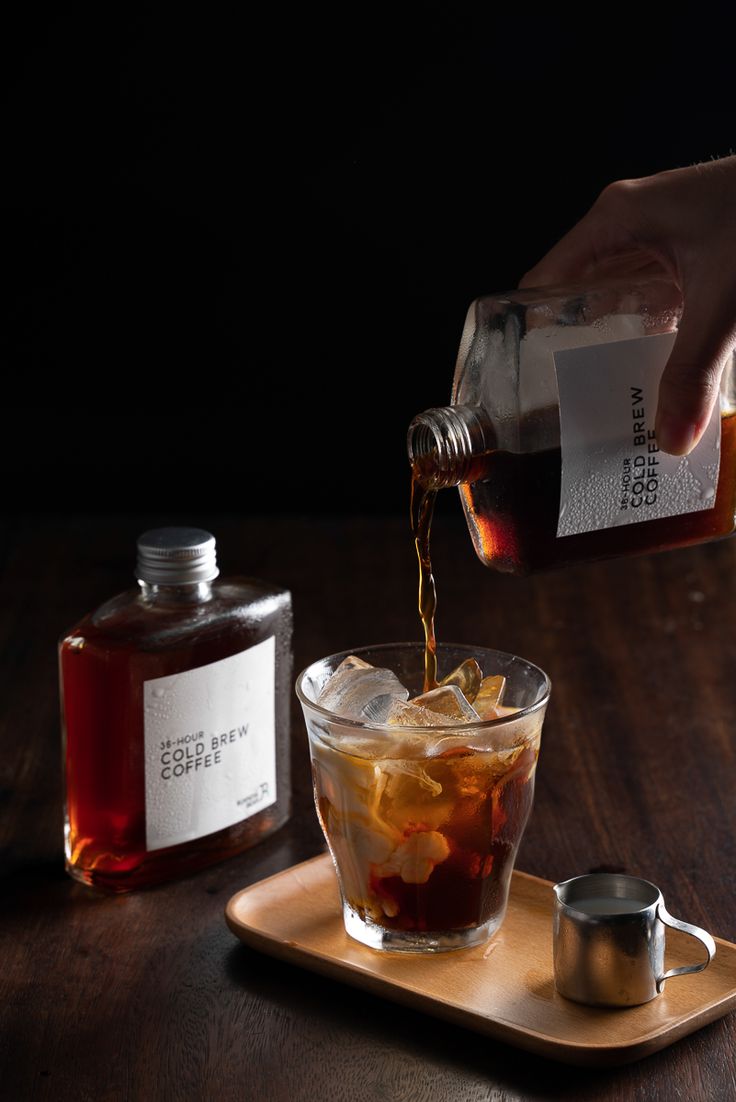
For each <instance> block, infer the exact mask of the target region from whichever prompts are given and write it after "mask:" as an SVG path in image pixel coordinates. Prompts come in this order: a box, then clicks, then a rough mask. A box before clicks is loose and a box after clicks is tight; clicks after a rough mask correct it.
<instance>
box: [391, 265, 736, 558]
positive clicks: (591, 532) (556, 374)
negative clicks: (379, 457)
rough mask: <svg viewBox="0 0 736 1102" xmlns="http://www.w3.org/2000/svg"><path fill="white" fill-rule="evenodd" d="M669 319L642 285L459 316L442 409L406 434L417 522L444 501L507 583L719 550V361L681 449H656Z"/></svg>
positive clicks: (722, 426)
mask: <svg viewBox="0 0 736 1102" xmlns="http://www.w3.org/2000/svg"><path fill="white" fill-rule="evenodd" d="M681 314H682V302H681V297H680V294H679V291H678V290H677V288H676V287H675V286H674V285H673V284H672V283H671V282H670V281H669V280H668V279H667V278H665V277H656V278H655V277H652V276H649V277H648V278H647V279H645V280H642V281H636V280H632V279H631V277H629V278H627V279H626V280H622V279H620V278H619V279H617V280H611V281H610V282H608V283H605V284H600V285H598V286H594V287H587V288H582V287H577V288H547V289H536V290H524V291H512V292H510V293H509V294H506V295H496V296H490V297H487V298H481V299H478V300H477V301H476V302H474V303H473V304H472V305H471V307H470V310H469V313H468V317H467V321H466V325H465V330H464V332H463V336H462V340H461V344H460V351H459V354H458V360H457V367H456V370H455V378H454V384H453V389H452V405H450V406H447V407H445V408H441V409H430V410H426V411H425V412H424V413H421V414H419V415H418V416H417V417H416V418H415V419H414V421H413V422H412V424H411V426H410V429H409V437H408V450H409V458H410V461H411V464H412V476H413V481H414V486H415V491H414V493H415V497H416V498H417V499H418V504H417V506H416V514H417V516H424V517H431V505H428V504H427V503H426V501H425V500H424V499H425V498H426V497H427V495H429V496H430V497H431V495H432V494H434V493H435V492H436V491H437V490H439V489H442V488H444V487H448V486H458V487H459V489H460V494H461V498H462V502H463V506H464V509H465V516H466V519H467V523H468V528H469V530H470V534H471V536H472V539H473V543H474V546H475V550H476V552H477V554H478V556H479V557H480V559H481V560H482V561H483V562H484V563H485V564H486V565H487V566H490V567H493V568H494V569H496V570H501V571H505V572H508V573H512V574H528V573H530V572H533V571H536V570H541V569H545V568H548V567H555V566H561V565H563V564H567V563H574V562H578V561H583V560H588V559H599V558H607V557H611V556H617V555H627V554H635V553H642V552H648V551H659V550H665V549H668V548H674V547H683V546H686V545H688V544H693V543H700V542H704V541H707V540H711V539H716V538H718V537H721V536H726V535H729V534H730V533H731V532H732V531H733V529H734V512H735V510H736V416H735V413H736V380H735V378H734V372H733V359H731V361H730V362H729V363H728V365H727V367H726V370H725V372H724V375H723V380H722V386H721V396H720V402H719V403H716V407H715V409H714V412H713V416H712V418H711V420H710V422H709V424H708V427H707V429H706V431H705V433H704V434H703V437H702V439H701V441H700V443H699V444H698V445H697V446H696V448H695V449H694V450H693V451H692V452H691V453H690V454H689V455H687V456H671V455H667V454H665V453H664V452H661V451H660V450H659V448H658V446H657V440H656V435H655V432H654V420H655V414H656V409H657V396H658V387H659V380H660V378H661V375H662V372H663V370H664V367H665V364H666V362H667V359H668V357H669V353H670V351H671V349H672V346H673V344H674V339H675V336H676V332H677V327H678V323H679V319H680V316H681ZM427 523H428V522H427ZM425 527H426V525H425Z"/></svg>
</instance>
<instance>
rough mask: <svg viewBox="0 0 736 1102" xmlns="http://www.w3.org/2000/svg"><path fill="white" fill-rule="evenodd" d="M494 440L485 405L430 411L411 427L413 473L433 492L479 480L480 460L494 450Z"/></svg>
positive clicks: (410, 459) (410, 452) (409, 439)
mask: <svg viewBox="0 0 736 1102" xmlns="http://www.w3.org/2000/svg"><path fill="white" fill-rule="evenodd" d="M494 439H495V434H494V432H493V426H492V425H491V422H490V419H489V417H488V414H487V413H486V411H485V410H484V409H483V408H482V407H481V406H442V407H439V408H437V409H426V410H425V411H424V413H420V414H418V415H417V416H416V417H415V418H414V420H413V421H412V423H411V424H410V425H409V432H408V435H407V441H406V445H407V450H408V452H409V461H410V463H411V467H412V473H413V474H414V477H415V478H416V479H417V481H418V482H419V483H420V484H421V485H422V486H424V487H426V488H427V489H431V490H444V489H447V488H448V487H449V486H458V485H459V484H460V483H461V482H472V481H475V477H474V476H475V475H476V472H477V470H478V460H479V458H480V457H482V456H483V455H484V454H485V453H486V452H488V451H490V450H491V448H492V447H493V446H494Z"/></svg>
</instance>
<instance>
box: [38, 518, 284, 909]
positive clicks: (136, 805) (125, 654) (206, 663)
mask: <svg viewBox="0 0 736 1102" xmlns="http://www.w3.org/2000/svg"><path fill="white" fill-rule="evenodd" d="M218 573H219V571H218V568H217V562H216V555H215V540H214V537H213V536H211V535H210V534H209V532H205V531H202V530H201V529H197V528H159V529H155V530H153V531H150V532H146V533H144V535H142V536H141V537H140V539H139V540H138V562H137V568H136V577H137V579H138V589H135V590H130V591H128V592H126V593H122V594H120V595H119V596H117V597H113V598H112V600H110V601H108V602H107V603H106V604H103V605H102V606H101V607H100V608H98V609H97V610H96V611H95V612H92V613H90V614H89V615H88V616H85V617H84V619H82V620H81V621H80V622H79V623H78V624H77V625H76V627H74V628H73V629H72V630H71V631H70V632H69V633H68V634H67V635H66V636H65V638H64V639H62V641H61V643H60V646H59V659H60V678H61V691H62V723H63V734H64V764H65V779H66V809H65V814H66V864H67V870H68V872H69V873H70V875H71V876H73V877H74V878H75V879H77V880H81V881H83V882H84V883H86V884H91V885H94V886H96V887H99V888H102V889H105V890H108V891H112V892H120V891H128V890H130V889H132V888H138V887H144V886H146V885H150V884H156V883H158V882H160V881H163V880H168V879H171V878H173V877H175V876H180V875H183V874H185V873H187V872H191V871H193V870H195V869H198V868H201V867H203V866H205V865H209V864H212V863H213V862H215V861H220V860H222V859H223V858H225V857H229V856H232V855H233V854H236V853H239V852H240V851H242V850H244V849H247V848H248V847H249V846H252V845H254V844H255V843H257V842H259V841H260V840H261V839H263V838H265V837H267V836H268V835H269V834H271V833H273V831H275V830H277V829H278V828H279V827H280V826H282V825H283V823H285V822H286V820H287V818H288V815H289V809H290V775H289V707H290V698H291V672H292V658H291V597H290V594H289V593H288V592H287V591H286V590H284V589H280V588H278V587H277V586H273V585H269V584H268V583H266V582H262V581H258V580H255V579H251V578H236V579H232V580H225V581H216V580H215V579H216V578H217V577H218Z"/></svg>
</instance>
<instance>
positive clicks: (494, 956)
mask: <svg viewBox="0 0 736 1102" xmlns="http://www.w3.org/2000/svg"><path fill="white" fill-rule="evenodd" d="M552 900H553V894H552V884H551V881H548V880H539V879H538V878H537V877H536V876H529V875H527V874H526V873H523V872H514V874H513V879H512V883H511V894H510V898H509V907H508V911H507V914H506V918H505V921H504V924H503V926H502V927H501V929H500V930H499V932H498V933H497V934H496V936H495V937H494V938H492V939H491V941H489V942H487V943H486V944H485V945H481V946H477V947H475V948H473V949H460V950H456V951H453V952H448V953H438V954H432V955H427V956H421V955H417V954H413V953H412V954H403V953H387V952H379V951H377V950H375V949H368V948H366V947H365V946H363V945H360V944H359V943H358V942H356V941H354V940H353V939H352V938H350V937H348V935H347V934H346V933H345V931H344V928H343V924H342V913H341V909H340V902H339V896H338V889H337V879H336V876H335V872H334V868H333V865H332V860H331V858H330V856H329V854H323V855H321V856H319V857H314V858H312V860H310V861H304V862H303V863H302V864H300V865H294V867H293V868H290V869H286V870H285V871H284V872H280V873H278V874H277V875H276V876H271V877H269V878H268V879H267V880H262V881H260V882H259V883H258V884H253V885H252V886H251V887H250V888H246V889H245V890H244V891H241V892H238V893H237V894H236V895H234V896H233V897H232V899H231V900H230V902H229V903H228V905H227V907H226V909H225V918H226V920H227V924H228V926H229V927H230V929H231V930H232V932H233V933H234V934H235V935H236V937H239V938H240V939H241V940H242V941H244V942H245V943H246V944H247V945H250V946H252V947H253V948H254V949H258V950H260V951H261V952H264V953H268V954H270V955H271V956H274V957H278V958H279V959H280V960H286V961H290V962H291V963H293V964H298V965H300V966H301V967H303V968H308V969H310V970H311V971H313V972H320V973H322V974H323V975H325V976H329V977H331V978H332V979H335V980H340V981H342V982H344V983H348V984H352V985H353V986H355V987H362V988H365V989H367V990H368V991H370V992H372V993H373V994H374V995H380V996H383V997H385V998H387V999H391V1000H392V1001H394V1002H398V1003H402V1004H404V1005H406V1006H410V1007H412V1008H414V1009H416V1010H421V1011H424V1012H426V1013H427V1014H433V1015H435V1016H436V1017H439V1018H445V1019H447V1020H448V1021H451V1022H454V1023H455V1024H457V1025H462V1026H466V1027H467V1028H468V1029H474V1030H477V1031H478V1032H480V1033H485V1034H487V1035H488V1036H489V1037H493V1038H495V1039H496V1040H499V1041H506V1042H508V1043H509V1044H512V1045H516V1046H518V1047H520V1048H524V1049H528V1050H529V1051H531V1052H536V1053H538V1054H540V1055H542V1056H548V1057H551V1058H553V1059H555V1060H561V1061H563V1062H564V1063H571V1064H598V1065H606V1064H624V1063H628V1062H629V1061H632V1060H638V1059H640V1058H641V1057H642V1056H648V1055H649V1054H650V1053H652V1052H656V1051H657V1050H658V1049H662V1048H665V1047H666V1046H667V1045H671V1044H672V1043H673V1041H677V1040H679V1038H680V1037H684V1036H685V1035H686V1034H688V1033H692V1032H694V1031H695V1030H696V1029H700V1027H701V1026H704V1025H706V1024H707V1023H708V1022H712V1021H714V1020H715V1019H716V1018H720V1017H722V1016H723V1015H724V1014H726V1013H728V1011H729V1010H732V1009H733V1008H734V1007H736V945H733V944H731V942H728V941H722V940H721V939H719V938H716V943H717V947H718V951H717V953H716V957H715V960H714V961H713V963H712V964H711V965H710V967H709V968H708V969H707V970H706V971H705V972H700V973H697V974H695V975H690V976H683V977H678V978H677V979H673V980H668V982H667V984H666V986H665V990H664V993H663V994H662V995H660V996H659V997H658V998H656V999H654V1000H653V1001H652V1002H650V1003H646V1004H645V1005H644V1006H637V1007H631V1008H626V1009H621V1010H600V1009H596V1008H592V1007H586V1006H580V1005H578V1004H577V1003H574V1002H570V1001H568V1000H567V999H565V998H563V997H562V996H561V995H558V994H557V992H556V991H555V987H554V983H553V972H552ZM698 953H699V947H698V945H697V943H696V942H695V941H693V939H692V938H689V937H687V936H686V935H685V934H681V933H679V932H678V931H676V930H670V929H668V930H667V967H668V968H671V967H673V966H679V965H681V964H691V963H693V962H694V961H695V960H697V959H699V956H698Z"/></svg>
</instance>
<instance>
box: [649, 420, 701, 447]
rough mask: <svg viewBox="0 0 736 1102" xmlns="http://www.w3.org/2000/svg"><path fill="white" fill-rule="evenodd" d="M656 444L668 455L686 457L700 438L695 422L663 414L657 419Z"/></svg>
mask: <svg viewBox="0 0 736 1102" xmlns="http://www.w3.org/2000/svg"><path fill="white" fill-rule="evenodd" d="M656 436H657V444H658V445H659V447H660V448H661V449H662V451H663V452H667V453H668V454H669V455H687V453H688V452H689V451H692V449H693V448H694V447H695V445H696V444H697V442H698V437H699V436H700V430H699V426H698V423H697V421H688V420H687V419H686V418H684V417H679V416H678V415H677V414H674V413H663V414H662V415H661V416H660V417H658V418H657V426H656Z"/></svg>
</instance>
